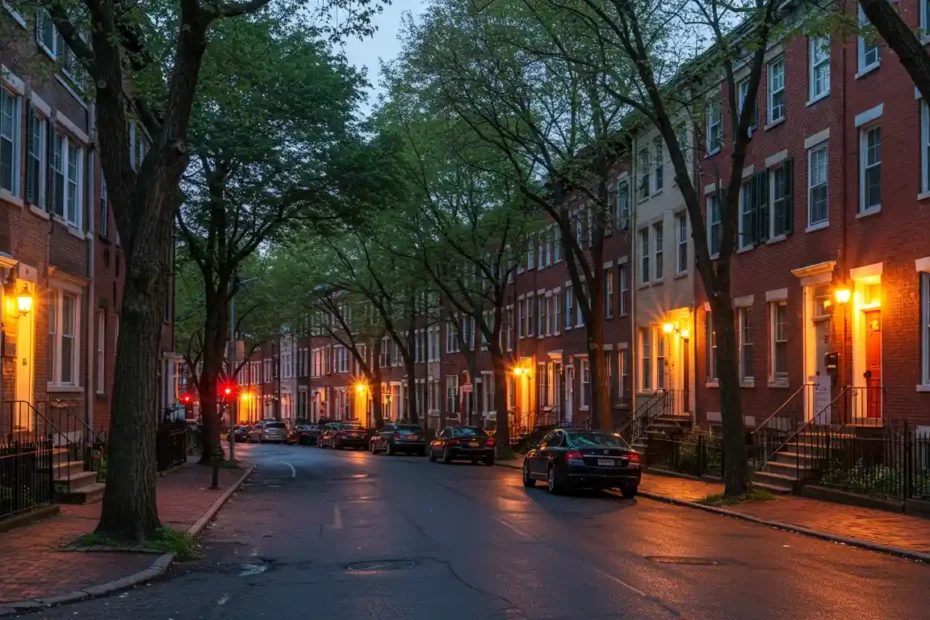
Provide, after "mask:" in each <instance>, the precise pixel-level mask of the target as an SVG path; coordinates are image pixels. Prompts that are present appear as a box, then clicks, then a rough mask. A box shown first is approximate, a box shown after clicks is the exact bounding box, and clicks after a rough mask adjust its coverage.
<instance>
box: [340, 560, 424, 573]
mask: <svg viewBox="0 0 930 620" xmlns="http://www.w3.org/2000/svg"><path fill="white" fill-rule="evenodd" d="M416 565H417V563H416V562H414V561H413V560H375V561H373V562H355V563H353V564H349V565H348V566H346V568H347V569H349V570H350V571H353V572H360V573H375V572H381V571H386V570H403V569H405V568H413V567H414V566H416Z"/></svg>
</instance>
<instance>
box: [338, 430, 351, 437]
mask: <svg viewBox="0 0 930 620" xmlns="http://www.w3.org/2000/svg"><path fill="white" fill-rule="evenodd" d="M336 437H348V433H343V432H342V431H339V432H338V433H336Z"/></svg>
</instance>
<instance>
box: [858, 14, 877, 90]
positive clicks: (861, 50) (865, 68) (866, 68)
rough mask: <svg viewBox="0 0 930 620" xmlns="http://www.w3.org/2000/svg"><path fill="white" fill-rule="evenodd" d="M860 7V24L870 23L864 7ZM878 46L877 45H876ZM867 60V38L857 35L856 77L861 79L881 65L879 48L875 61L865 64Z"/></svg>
mask: <svg viewBox="0 0 930 620" xmlns="http://www.w3.org/2000/svg"><path fill="white" fill-rule="evenodd" d="M857 6H858V5H857ZM858 9H859V26H860V27H861V26H865V25H868V23H869V20H868V19H867V18H866V16H865V13H864V12H863V11H862V7H861V6H858ZM876 47H877V46H876ZM864 62H865V39H864V38H863V37H856V67H857V73H856V75H855V79H857V80H858V79H859V78H861V77H862V76H864V75H866V74H868V73H871V72H872V71H874V70H875V69H878V67H879V66H880V65H881V62H882V53H881V49H880V48H879V50H878V53H877V54H876V55H875V62H873V63H872V64H870V65H867V64H864Z"/></svg>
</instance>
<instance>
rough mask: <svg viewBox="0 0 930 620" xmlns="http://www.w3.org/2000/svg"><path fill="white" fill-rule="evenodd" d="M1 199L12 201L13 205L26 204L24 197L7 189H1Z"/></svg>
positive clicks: (20, 205)
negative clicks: (15, 194)
mask: <svg viewBox="0 0 930 620" xmlns="http://www.w3.org/2000/svg"><path fill="white" fill-rule="evenodd" d="M0 199H2V200H3V201H5V202H8V203H10V204H11V205H15V206H17V207H22V206H23V204H24V203H23V199H22V198H20V197H19V196H14V195H13V194H11V193H10V192H8V191H7V190H5V189H0Z"/></svg>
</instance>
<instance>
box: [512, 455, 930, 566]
mask: <svg viewBox="0 0 930 620" xmlns="http://www.w3.org/2000/svg"><path fill="white" fill-rule="evenodd" d="M497 464H498V465H500V466H501V467H508V468H510V469H517V470H519V469H520V467H518V466H516V465H512V464H505V463H500V462H498V463H497ZM639 495H640V496H641V497H645V498H648V499H651V500H655V501H657V502H663V503H665V504H672V505H675V506H683V507H685V508H693V509H695V510H703V511H704V512H710V513H712V514H716V515H720V516H723V517H731V518H733V519H740V520H742V521H749V522H751V523H756V524H759V525H766V526H768V527H774V528H777V529H780V530H784V531H786V532H792V533H794V534H801V535H802V536H810V537H811V538H819V539H820V540H826V541H828V542H834V543H839V544H841V545H846V546H848V547H856V548H858V549H865V550H866V551H876V552H878V553H885V554H887V555H893V556H895V557H899V558H904V559H906V560H915V561H917V562H923V563H927V564H930V553H923V552H920V551H911V550H910V549H903V548H901V547H892V546H890V545H882V544H879V543H873V542H869V541H866V540H862V539H859V538H850V537H848V536H840V535H838V534H830V533H828V532H821V531H818V530H812V529H809V528H806V527H801V526H799V525H792V524H790V523H782V522H781V521H772V520H769V519H762V518H760V517H754V516H752V515H748V514H745V513H742V512H737V511H735V510H727V509H726V508H718V507H716V506H705V505H704V504H698V503H697V502H689V501H685V500H682V499H675V498H673V497H666V496H665V495H659V494H658V493H651V492H649V491H640V492H639Z"/></svg>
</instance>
